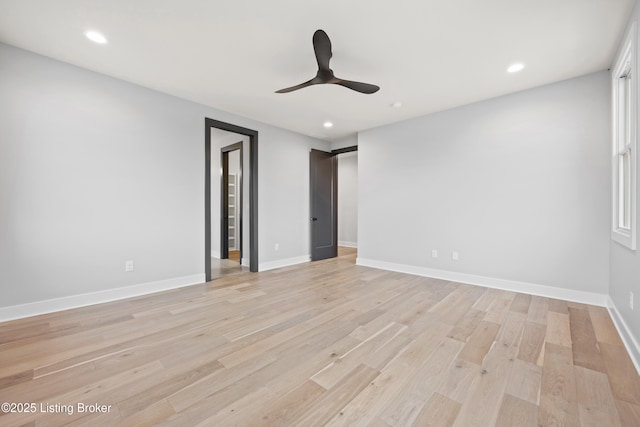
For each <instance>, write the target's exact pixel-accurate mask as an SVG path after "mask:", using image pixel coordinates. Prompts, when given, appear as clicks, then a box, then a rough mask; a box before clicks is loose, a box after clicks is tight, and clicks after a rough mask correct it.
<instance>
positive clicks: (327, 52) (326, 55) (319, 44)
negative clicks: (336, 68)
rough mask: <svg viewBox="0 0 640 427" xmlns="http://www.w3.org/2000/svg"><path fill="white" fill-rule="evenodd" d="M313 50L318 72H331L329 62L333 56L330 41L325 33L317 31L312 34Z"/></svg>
mask: <svg viewBox="0 0 640 427" xmlns="http://www.w3.org/2000/svg"><path fill="white" fill-rule="evenodd" d="M313 50H314V52H315V53H316V61H318V69H319V70H320V71H331V70H330V68H329V60H330V59H331V56H332V55H333V54H332V53H331V40H329V36H328V35H327V33H325V32H324V31H322V30H317V31H316V32H315V33H313Z"/></svg>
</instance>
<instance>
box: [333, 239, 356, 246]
mask: <svg viewBox="0 0 640 427" xmlns="http://www.w3.org/2000/svg"><path fill="white" fill-rule="evenodd" d="M338 246H344V247H346V248H357V247H358V242H345V241H344V240H338Z"/></svg>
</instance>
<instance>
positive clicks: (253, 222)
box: [204, 117, 258, 282]
mask: <svg viewBox="0 0 640 427" xmlns="http://www.w3.org/2000/svg"><path fill="white" fill-rule="evenodd" d="M204 128H205V129H204V131H205V132H204V158H205V161H204V163H205V165H204V233H205V235H204V268H205V271H204V274H205V278H206V281H207V282H209V281H211V128H216V129H220V130H225V131H227V132H234V133H238V134H240V135H245V136H248V137H249V271H251V272H253V273H256V272H257V271H258V131H255V130H253V129H248V128H244V127H241V126H236V125H233V124H231V123H225V122H221V121H219V120H214V119H210V118H208V117H205V119H204Z"/></svg>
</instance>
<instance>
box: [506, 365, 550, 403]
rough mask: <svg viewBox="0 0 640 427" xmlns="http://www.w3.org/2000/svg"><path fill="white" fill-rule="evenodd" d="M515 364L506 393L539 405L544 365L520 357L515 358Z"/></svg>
mask: <svg viewBox="0 0 640 427" xmlns="http://www.w3.org/2000/svg"><path fill="white" fill-rule="evenodd" d="M513 364H514V365H513V369H512V370H511V375H510V376H509V381H508V382H507V388H506V393H509V394H510V395H512V396H513V397H517V398H519V399H522V400H524V401H526V402H529V403H532V404H534V405H536V406H537V405H538V404H539V403H540V384H541V382H542V367H540V366H538V365H537V364H534V363H528V362H525V361H523V360H520V359H516V360H514V362H513Z"/></svg>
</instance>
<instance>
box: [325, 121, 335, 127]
mask: <svg viewBox="0 0 640 427" xmlns="http://www.w3.org/2000/svg"><path fill="white" fill-rule="evenodd" d="M323 126H324V127H326V128H332V127H333V123H331V122H324V124H323Z"/></svg>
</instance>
